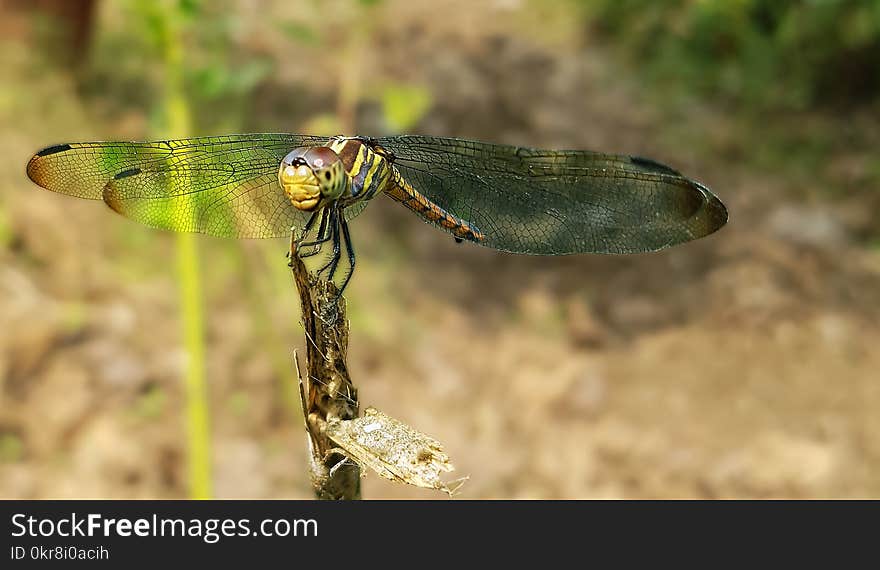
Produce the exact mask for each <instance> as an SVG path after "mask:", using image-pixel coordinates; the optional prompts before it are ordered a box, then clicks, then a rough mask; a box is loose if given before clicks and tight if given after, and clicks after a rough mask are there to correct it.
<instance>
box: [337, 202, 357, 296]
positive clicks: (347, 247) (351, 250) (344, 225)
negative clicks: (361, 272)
mask: <svg viewBox="0 0 880 570" xmlns="http://www.w3.org/2000/svg"><path fill="white" fill-rule="evenodd" d="M341 226H342V239H343V241H344V242H345V251H346V252H347V253H348V273H347V274H346V275H345V279H344V280H343V281H342V285H341V286H340V287H339V295H342V292H343V291H345V288H346V287H348V282H349V281H351V276H352V275H354V264H355V255H354V246H352V244H351V234H350V233H349V231H348V222H347V221H345V220H344V219H343V220H342V223H341Z"/></svg>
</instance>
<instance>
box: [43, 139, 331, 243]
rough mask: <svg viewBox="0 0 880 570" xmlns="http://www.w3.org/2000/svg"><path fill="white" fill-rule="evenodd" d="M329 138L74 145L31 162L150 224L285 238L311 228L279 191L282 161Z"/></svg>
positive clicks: (59, 183) (74, 191) (49, 179)
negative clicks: (295, 230) (300, 227)
mask: <svg viewBox="0 0 880 570" xmlns="http://www.w3.org/2000/svg"><path fill="white" fill-rule="evenodd" d="M327 140H328V138H327V137H314V136H303V135H294V134H245V135H230V136H220V137H200V138H192V139H177V140H167V141H154V142H94V143H71V144H63V145H57V146H53V147H49V148H46V149H44V150H42V151H40V152H38V153H37V154H36V155H35V156H34V157H33V158H32V159H31V160H30V162H29V163H28V166H27V173H28V176H29V177H30V179H31V180H33V181H34V182H36V183H37V184H39V185H40V186H42V187H43V188H47V189H49V190H52V191H54V192H60V193H62V194H69V195H71V196H77V197H79V198H88V199H93V200H103V201H104V202H106V203H107V205H108V206H110V207H111V208H113V209H114V210H116V211H117V212H119V213H120V214H122V215H124V216H126V217H128V218H131V219H133V220H137V221H138V222H141V223H143V224H146V225H148V226H152V227H156V228H164V229H168V230H174V231H179V232H201V233H206V234H211V235H215V236H223V237H245V238H263V237H284V236H289V235H290V229H291V227H293V226H295V225H301V224H302V223H304V221H305V219H306V218H307V216H308V214H307V213H303V212H300V211H299V210H297V209H296V208H294V207H293V205H292V204H291V203H290V201H289V200H288V199H287V198H286V197H285V196H284V193H283V192H282V191H281V189H280V188H279V186H278V182H277V173H278V167H279V165H280V163H281V159H282V158H283V157H284V156H285V155H286V154H287V153H288V152H290V151H291V150H293V149H294V148H296V147H299V146H317V145H322V144H326V142H327Z"/></svg>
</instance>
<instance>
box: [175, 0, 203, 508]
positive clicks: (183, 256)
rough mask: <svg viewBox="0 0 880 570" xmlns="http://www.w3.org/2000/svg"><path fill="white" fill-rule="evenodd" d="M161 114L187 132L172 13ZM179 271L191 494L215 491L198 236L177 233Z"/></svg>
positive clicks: (179, 134) (186, 109) (178, 134)
mask: <svg viewBox="0 0 880 570" xmlns="http://www.w3.org/2000/svg"><path fill="white" fill-rule="evenodd" d="M164 22H165V29H164V32H165V33H164V34H163V36H164V37H163V40H164V41H163V44H164V46H163V47H164V51H165V67H166V83H165V109H164V110H165V116H166V118H167V129H168V131H169V133H170V134H171V135H172V136H175V137H186V136H189V132H190V130H191V127H190V124H191V120H190V113H189V105H188V103H187V100H186V96H185V95H184V90H183V45H182V43H181V40H180V33H179V31H180V30H179V29H178V26H177V25H176V24H177V22H176V21H174V14H169V15H167V16H166V19H165V21H164ZM176 244H177V276H178V280H179V287H180V310H181V321H182V325H183V341H184V347H185V349H186V354H187V361H186V371H185V378H184V388H185V398H186V433H187V437H186V440H187V456H188V487H189V497H190V498H192V499H209V498H211V496H212V495H213V489H212V474H211V428H210V414H209V410H208V386H207V382H206V380H205V341H204V337H205V331H204V329H205V326H204V320H203V318H202V287H201V275H200V270H199V249H198V242H197V240H196V236H195V235H193V234H190V233H179V234H177V241H176Z"/></svg>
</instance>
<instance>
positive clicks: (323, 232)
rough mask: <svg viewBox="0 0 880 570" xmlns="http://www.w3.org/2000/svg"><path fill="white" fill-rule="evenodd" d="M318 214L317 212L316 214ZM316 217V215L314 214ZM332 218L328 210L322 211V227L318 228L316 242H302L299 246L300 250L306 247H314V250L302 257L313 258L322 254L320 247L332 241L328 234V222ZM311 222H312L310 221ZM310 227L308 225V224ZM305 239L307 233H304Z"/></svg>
mask: <svg viewBox="0 0 880 570" xmlns="http://www.w3.org/2000/svg"><path fill="white" fill-rule="evenodd" d="M316 213H317V212H316ZM313 216H314V214H313ZM329 218H330V211H329V210H328V209H327V208H322V209H321V225H320V227H319V228H318V235H317V236H316V237H315V241H309V242H302V243H299V244H298V246H297V247H298V248H306V247H314V249H313V250H312V251H310V252H308V253H302V254H300V257H311V256H313V255H316V254H318V253H320V251H321V248H320V247H319V246H320V245H321V244H322V243H324V242H326V241H329V240H330V237H331V236H330V234H329V232H327V221H328V219H329ZM310 221H311V220H310ZM306 225H308V224H306ZM303 237H305V233H303Z"/></svg>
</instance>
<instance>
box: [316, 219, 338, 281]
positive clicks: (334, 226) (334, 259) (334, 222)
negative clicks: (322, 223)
mask: <svg viewBox="0 0 880 570" xmlns="http://www.w3.org/2000/svg"><path fill="white" fill-rule="evenodd" d="M330 236H331V238H332V239H333V255H332V256H331V257H330V261H328V262H327V263H326V264H325V265H324V266H323V267H321V268H320V269H319V270H318V273H319V274H320V273H323V272H324V271H328V270H329V271H328V273H327V281H332V280H333V275H334V274H335V273H336V266H337V265H339V258H340V257H341V252H340V248H341V243H340V241H341V240H340V238H339V211H338V210H336V209H334V210H333V211H332V212H330Z"/></svg>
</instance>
